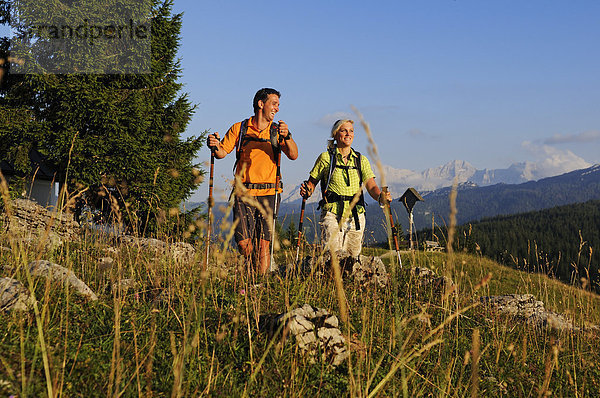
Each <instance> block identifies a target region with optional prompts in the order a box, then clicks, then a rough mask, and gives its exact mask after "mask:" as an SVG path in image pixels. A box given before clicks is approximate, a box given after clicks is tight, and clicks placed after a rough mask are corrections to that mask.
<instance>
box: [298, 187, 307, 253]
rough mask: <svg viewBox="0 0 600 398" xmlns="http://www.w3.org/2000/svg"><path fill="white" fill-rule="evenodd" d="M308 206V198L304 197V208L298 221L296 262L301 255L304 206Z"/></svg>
mask: <svg viewBox="0 0 600 398" xmlns="http://www.w3.org/2000/svg"><path fill="white" fill-rule="evenodd" d="M305 207H306V198H302V209H301V210H300V222H299V223H298V242H297V245H296V262H298V256H299V255H300V239H301V238H302V222H303V221H304V208H305Z"/></svg>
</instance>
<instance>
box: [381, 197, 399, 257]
mask: <svg viewBox="0 0 600 398" xmlns="http://www.w3.org/2000/svg"><path fill="white" fill-rule="evenodd" d="M381 191H382V192H383V193H384V194H387V192H388V187H381ZM385 207H386V209H387V211H388V216H389V217H390V230H391V231H392V237H393V238H394V246H395V247H396V254H397V255H398V264H400V269H402V259H401V258H400V247H399V246H398V229H397V228H396V225H395V224H394V218H393V216H392V206H391V203H390V202H388V200H387V199H386V200H385Z"/></svg>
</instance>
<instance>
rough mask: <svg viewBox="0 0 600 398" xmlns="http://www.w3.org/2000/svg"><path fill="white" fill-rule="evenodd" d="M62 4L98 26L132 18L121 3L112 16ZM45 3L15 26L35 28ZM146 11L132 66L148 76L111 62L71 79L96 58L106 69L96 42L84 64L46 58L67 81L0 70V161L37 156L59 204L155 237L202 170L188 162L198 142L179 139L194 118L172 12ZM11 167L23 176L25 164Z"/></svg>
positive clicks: (105, 47)
mask: <svg viewBox="0 0 600 398" xmlns="http://www.w3.org/2000/svg"><path fill="white" fill-rule="evenodd" d="M35 3H36V4H37V2H35ZM68 3H69V5H80V4H79V3H86V4H85V6H86V7H87V10H88V12H90V13H94V12H95V13H98V14H99V15H105V16H106V18H110V17H111V15H113V14H114V13H118V12H124V11H128V12H132V10H125V9H124V8H127V7H133V6H134V5H130V4H131V3H130V2H121V3H120V6H121V7H122V9H119V8H118V7H117V8H114V7H113V8H111V9H107V8H106V4H104V2H103V1H99V2H90V1H79V2H77V1H72V2H68ZM76 3H77V4H76ZM134 3H137V2H134ZM45 4H46V3H44V2H42V3H40V4H38V5H37V6H36V7H39V8H36V9H35V13H34V14H26V13H23V15H25V16H26V17H27V18H24V20H23V21H18V25H17V26H19V27H20V29H25V28H27V26H29V25H33V26H35V24H36V23H41V22H42V21H36V18H37V17H38V16H40V17H41V16H42V14H44V11H43V10H41V8H42V7H45V6H48V7H50V6H51V4H50V3H48V4H47V5H45ZM123 7H124V8H123ZM67 10H68V8H67ZM77 10H78V8H77V7H74V8H73V11H72V12H73V13H74V12H75V11H77ZM109 10H112V11H109ZM148 10H149V11H150V15H148V16H147V22H148V26H149V27H151V28H149V40H150V44H151V46H150V47H149V48H150V51H148V53H147V57H146V59H143V57H142V58H139V59H138V60H137V61H135V62H138V61H139V62H143V61H149V63H148V66H149V68H148V71H149V73H127V71H126V70H123V71H122V72H119V71H118V68H119V65H120V64H115V65H113V66H112V69H111V70H112V72H111V74H106V73H94V72H92V73H75V72H77V70H78V68H79V69H83V70H89V68H90V67H93V66H94V62H97V61H98V59H103V60H105V62H112V59H113V58H111V56H112V54H113V52H114V47H111V45H110V44H106V43H103V42H100V41H98V42H97V43H95V45H94V46H93V50H94V51H95V54H91V55H90V57H89V58H88V57H81V58H80V59H79V58H78V59H69V58H68V53H61V52H60V51H59V52H55V53H54V54H52V55H50V54H48V56H52V57H53V58H52V60H53V62H55V63H59V64H60V63H64V65H62V66H64V67H65V68H67V69H69V70H71V72H70V73H45V74H43V73H34V74H11V73H10V70H9V73H8V74H7V75H6V76H5V79H4V82H3V85H2V91H1V92H0V101H1V102H0V112H1V113H2V115H0V142H1V143H2V145H0V150H2V153H1V154H0V155H1V157H2V158H5V157H6V158H8V159H10V160H14V159H22V158H23V154H24V153H25V152H27V151H29V150H30V149H37V150H38V151H39V152H41V153H42V154H44V155H45V156H47V157H48V159H49V161H51V162H53V163H54V164H56V165H57V167H58V171H59V175H60V178H61V183H63V184H64V186H65V187H66V192H67V193H68V195H69V196H67V198H68V197H71V198H73V197H78V199H77V203H78V208H81V206H82V205H87V206H89V207H90V208H91V209H94V210H95V211H96V214H101V215H104V216H105V217H106V216H111V215H113V216H114V215H115V210H118V213H117V214H119V217H120V219H122V220H124V221H125V224H126V225H127V226H128V227H129V228H131V229H134V230H137V231H139V232H143V231H152V230H155V229H156V226H157V223H158V221H159V220H161V219H162V216H163V215H165V214H169V210H170V209H172V208H177V207H178V206H179V205H180V203H181V202H182V201H183V200H184V199H186V198H187V197H189V195H190V194H191V193H192V191H193V190H194V188H195V186H196V184H197V183H199V182H200V177H201V175H202V174H203V172H202V171H201V170H200V169H199V167H198V166H199V165H198V164H195V163H194V158H195V155H196V153H197V152H198V151H199V149H200V148H201V147H202V143H203V138H204V135H205V134H204V133H201V134H200V135H199V136H198V137H191V138H188V139H184V138H182V133H183V132H184V131H185V129H186V126H187V125H188V123H189V121H190V118H191V115H192V113H193V111H194V106H193V105H192V104H191V103H190V101H189V99H188V97H187V94H182V93H181V88H182V85H181V83H179V82H178V79H179V77H180V76H181V66H180V61H179V60H178V59H177V49H178V47H179V41H180V30H181V22H182V14H173V13H172V1H170V0H166V1H164V2H163V1H160V2H159V1H156V0H152V1H151V2H149V4H148ZM134 11H135V10H134ZM47 12H48V13H51V12H52V9H51V8H49V9H48V10H47ZM103 13H104V14H103ZM111 13H113V14H111ZM65 14H68V12H66V11H65ZM117 16H118V15H115V18H116V17H117ZM71 17H73V16H71ZM73 18H75V17H73ZM12 22H13V26H14V25H15V21H12ZM46 23H47V22H46ZM40 54H41V55H40ZM92 55H93V57H92ZM139 55H140V54H138V56H139ZM141 55H144V53H143V52H141ZM36 56H37V57H38V58H37V59H34V60H33V64H32V65H36V66H38V68H43V67H46V66H48V65H50V64H51V63H50V62H49V60H48V59H41V57H43V56H44V53H43V51H37V52H36ZM92 61H94V62H92ZM54 66H56V65H54ZM58 66H61V65H58ZM11 67H12V66H11ZM86 68H87V69H86ZM115 70H116V71H117V72H116V73H115ZM6 115H11V116H6ZM18 163H19V162H18ZM19 164H20V165H21V167H23V168H24V169H25V170H23V171H24V172H27V171H29V170H26V167H27V165H26V162H20V163H19Z"/></svg>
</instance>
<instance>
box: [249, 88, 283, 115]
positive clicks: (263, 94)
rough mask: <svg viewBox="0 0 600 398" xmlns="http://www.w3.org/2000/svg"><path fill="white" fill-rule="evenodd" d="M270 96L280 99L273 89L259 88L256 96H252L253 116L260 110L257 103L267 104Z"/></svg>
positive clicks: (279, 95)
mask: <svg viewBox="0 0 600 398" xmlns="http://www.w3.org/2000/svg"><path fill="white" fill-rule="evenodd" d="M271 94H275V95H276V96H278V97H279V98H281V93H280V92H279V91H277V90H275V89H274V88H261V89H260V90H258V91H257V92H256V94H255V95H254V101H252V106H253V107H254V113H255V114H256V112H258V110H259V109H260V108H259V107H258V101H262V102H263V103H264V102H267V100H268V99H269V95H271Z"/></svg>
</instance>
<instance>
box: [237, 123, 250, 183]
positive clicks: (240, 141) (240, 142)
mask: <svg viewBox="0 0 600 398" xmlns="http://www.w3.org/2000/svg"><path fill="white" fill-rule="evenodd" d="M249 120H250V119H245V120H243V121H242V124H241V125H240V133H239V134H238V139H237V142H236V144H235V162H234V163H233V172H234V173H235V168H236V167H237V164H238V162H239V161H240V156H241V154H242V146H244V138H245V137H246V132H247V131H248V121H249Z"/></svg>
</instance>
